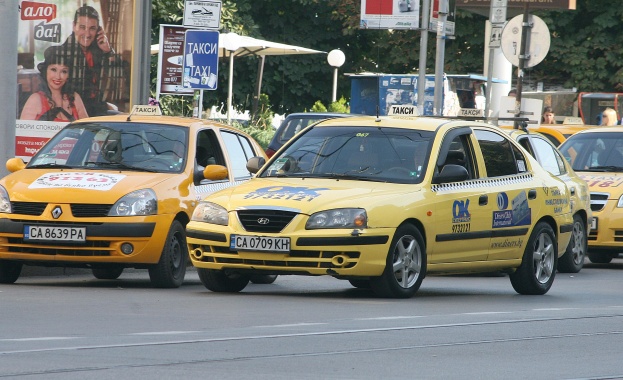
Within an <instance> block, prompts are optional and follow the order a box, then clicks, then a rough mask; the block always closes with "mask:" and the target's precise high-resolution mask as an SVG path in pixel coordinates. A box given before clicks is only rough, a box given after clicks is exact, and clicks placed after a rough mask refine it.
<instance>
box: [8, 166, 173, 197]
mask: <svg viewBox="0 0 623 380" xmlns="http://www.w3.org/2000/svg"><path fill="white" fill-rule="evenodd" d="M174 176H179V175H172V174H163V173H147V172H130V171H124V172H119V171H99V170H98V171H78V170H63V171H59V170H56V171H55V170H50V169H23V170H19V171H17V172H14V173H11V174H9V175H8V176H6V177H4V178H3V179H2V181H0V184H2V186H4V187H5V189H6V190H7V192H8V193H9V198H10V199H11V201H12V202H15V201H17V202H48V203H50V202H55V203H67V202H68V201H71V202H74V203H100V204H113V203H115V202H116V201H117V200H118V199H119V198H121V197H122V196H124V195H125V194H127V193H129V192H131V191H134V190H138V189H146V188H153V187H154V186H156V185H158V184H159V183H161V182H163V181H166V180H167V179H169V178H172V177H174Z"/></svg>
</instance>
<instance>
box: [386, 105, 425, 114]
mask: <svg viewBox="0 0 623 380" xmlns="http://www.w3.org/2000/svg"><path fill="white" fill-rule="evenodd" d="M387 114H388V115H390V116H396V115H400V116H420V112H419V111H418V109H417V107H416V106H414V105H411V104H392V106H391V107H390V108H389V112H388V113H387Z"/></svg>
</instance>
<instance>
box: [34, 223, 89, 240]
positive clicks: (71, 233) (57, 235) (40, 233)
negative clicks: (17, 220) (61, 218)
mask: <svg viewBox="0 0 623 380" xmlns="http://www.w3.org/2000/svg"><path fill="white" fill-rule="evenodd" d="M86 235H87V234H86V228H85V227H51V226H24V240H29V241H32V240H38V241H73V242H84V241H85V240H86Z"/></svg>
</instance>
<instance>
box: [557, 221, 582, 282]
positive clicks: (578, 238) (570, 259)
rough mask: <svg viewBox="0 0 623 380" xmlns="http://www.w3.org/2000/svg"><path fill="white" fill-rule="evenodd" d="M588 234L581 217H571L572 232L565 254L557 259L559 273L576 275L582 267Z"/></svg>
mask: <svg viewBox="0 0 623 380" xmlns="http://www.w3.org/2000/svg"><path fill="white" fill-rule="evenodd" d="M587 234H588V232H587V230H586V226H585V225H584V221H583V220H582V217H580V216H579V215H574V216H573V232H572V233H571V240H570V241H569V245H568V246H567V250H566V251H565V254H564V255H562V257H560V258H559V259H558V271H559V272H561V273H578V272H579V271H580V270H581V269H582V267H583V266H584V258H585V257H586V251H588V235H587Z"/></svg>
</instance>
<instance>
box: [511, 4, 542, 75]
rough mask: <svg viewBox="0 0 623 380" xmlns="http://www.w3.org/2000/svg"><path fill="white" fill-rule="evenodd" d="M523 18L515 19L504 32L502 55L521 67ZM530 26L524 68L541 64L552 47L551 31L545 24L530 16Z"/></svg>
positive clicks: (516, 17) (521, 16)
mask: <svg viewBox="0 0 623 380" xmlns="http://www.w3.org/2000/svg"><path fill="white" fill-rule="evenodd" d="M523 17H524V16H523V15H518V16H515V17H513V18H512V19H511V20H510V21H509V22H508V24H506V26H505V27H504V30H503V31H502V53H504V57H506V59H508V61H509V62H510V63H512V64H513V65H514V66H519V52H520V49H521V30H522V24H523ZM528 24H529V25H530V30H529V32H528V39H527V41H526V57H525V61H524V68H529V67H533V66H536V65H538V64H539V63H541V61H542V60H543V59H544V58H545V56H546V55H547V52H548V51H549V46H550V35H549V29H548V28H547V25H546V24H545V22H544V21H543V20H542V19H541V18H539V17H537V16H534V15H528Z"/></svg>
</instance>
